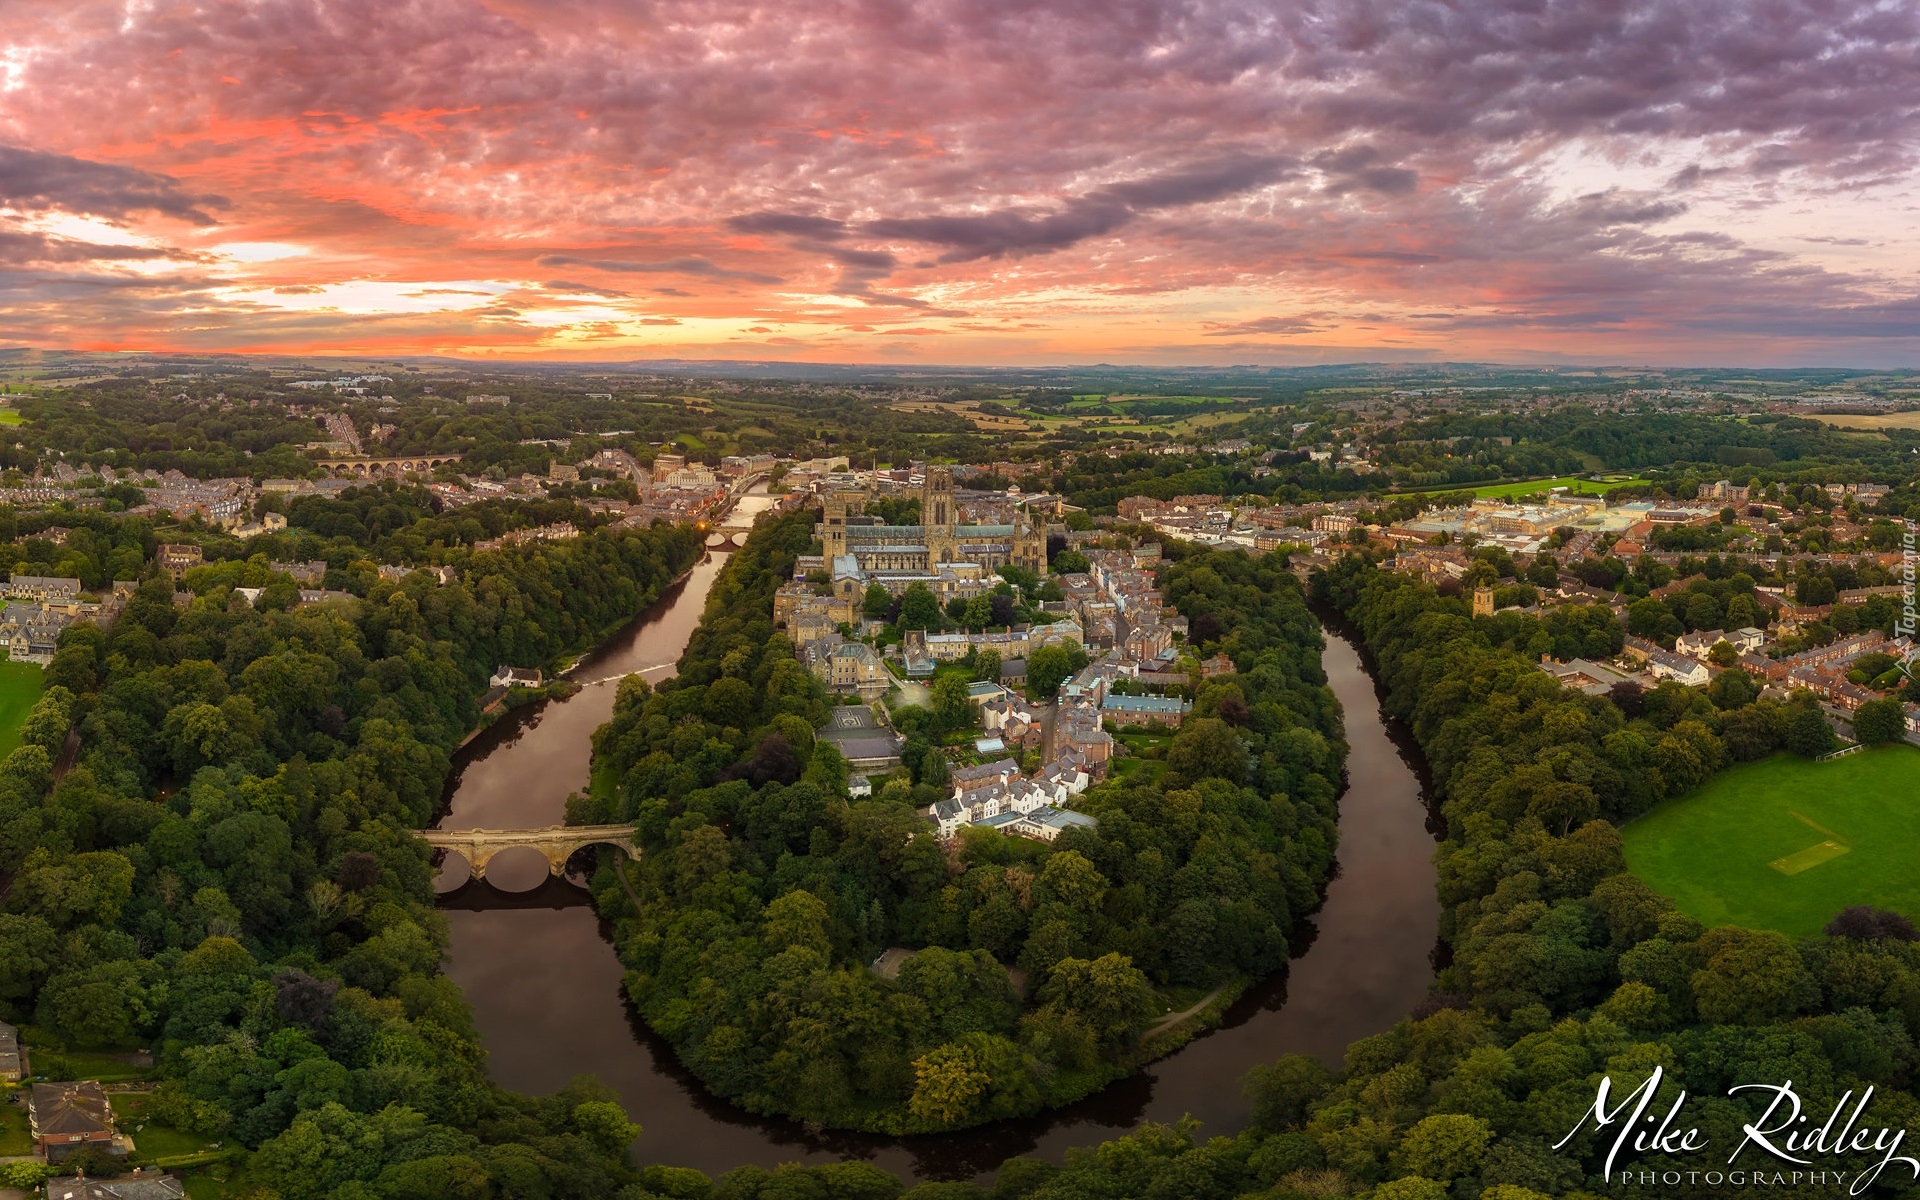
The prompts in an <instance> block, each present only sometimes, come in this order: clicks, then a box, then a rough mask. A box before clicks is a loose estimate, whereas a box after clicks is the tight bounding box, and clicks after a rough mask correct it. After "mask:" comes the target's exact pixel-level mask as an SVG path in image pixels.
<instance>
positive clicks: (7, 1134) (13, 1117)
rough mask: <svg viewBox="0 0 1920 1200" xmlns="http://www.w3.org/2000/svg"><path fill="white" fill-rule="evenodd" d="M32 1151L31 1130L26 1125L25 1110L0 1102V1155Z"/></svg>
mask: <svg viewBox="0 0 1920 1200" xmlns="http://www.w3.org/2000/svg"><path fill="white" fill-rule="evenodd" d="M32 1153H33V1131H32V1130H31V1129H30V1128H28V1125H27V1110H26V1109H25V1108H22V1107H19V1106H17V1105H13V1104H0V1155H16V1154H32Z"/></svg>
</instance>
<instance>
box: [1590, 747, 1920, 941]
mask: <svg viewBox="0 0 1920 1200" xmlns="http://www.w3.org/2000/svg"><path fill="white" fill-rule="evenodd" d="M1916 785H1920V749H1915V748H1914V747H1912V746H1883V747H1880V748H1877V749H1873V750H1867V751H1864V752H1862V753H1859V754H1849V755H1848V756H1847V757H1845V758H1836V759H1833V760H1832V761H1830V762H1823V763H1816V762H1809V761H1808V760H1806V759H1803V758H1796V757H1794V756H1793V755H1790V754H1776V755H1774V756H1773V757H1772V758H1769V759H1766V760H1764V761H1762V762H1757V763H1747V764H1744V765H1742V766H1738V767H1735V768H1733V769H1732V770H1730V771H1727V772H1724V773H1723V774H1720V775H1716V776H1715V777H1714V778H1712V779H1710V780H1708V781H1707V783H1706V784H1705V786H1703V787H1701V788H1699V789H1698V790H1697V791H1694V792H1691V793H1689V794H1687V795H1685V796H1682V797H1680V798H1679V799H1677V800H1670V801H1668V802H1667V803H1665V804H1662V805H1660V806H1659V807H1658V808H1656V809H1654V810H1653V811H1652V812H1650V813H1648V814H1647V815H1646V816H1644V817H1641V818H1640V819H1639V820H1637V821H1634V822H1632V823H1630V824H1629V825H1627V827H1626V828H1625V829H1623V830H1622V831H1621V834H1622V837H1623V839H1624V840H1625V849H1626V856H1627V865H1628V867H1629V868H1631V869H1632V871H1633V873H1634V874H1635V875H1638V876H1639V877H1640V878H1642V879H1644V880H1646V881H1647V882H1648V883H1650V884H1652V885H1653V886H1654V887H1656V888H1658V889H1660V891H1662V892H1663V893H1665V894H1666V895H1668V896H1671V897H1672V898H1673V900H1674V902H1675V903H1676V904H1678V905H1679V906H1680V908H1681V911H1683V912H1685V913H1686V914H1687V915H1689V916H1691V917H1695V918H1697V919H1699V920H1700V921H1703V922H1705V923H1706V924H1707V925H1709V926H1713V925H1744V926H1746V927H1748V928H1750V929H1774V930H1778V931H1780V932H1781V933H1786V934H1792V935H1795V936H1807V935H1811V934H1817V933H1819V932H1820V930H1821V929H1822V928H1823V927H1825V925H1826V924H1827V922H1828V921H1830V920H1832V919H1833V917H1834V914H1836V913H1838V912H1839V911H1840V910H1841V909H1843V908H1846V907H1847V906H1849V905H1853V904H1871V905H1874V906H1876V907H1879V908H1891V909H1894V910H1896V911H1898V912H1901V913H1904V914H1906V915H1907V916H1909V917H1914V918H1920V872H1915V871H1914V869H1913V864H1914V850H1913V847H1914V838H1915V834H1916V833H1920V786H1916Z"/></svg>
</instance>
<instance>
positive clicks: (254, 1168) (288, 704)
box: [0, 503, 702, 1200]
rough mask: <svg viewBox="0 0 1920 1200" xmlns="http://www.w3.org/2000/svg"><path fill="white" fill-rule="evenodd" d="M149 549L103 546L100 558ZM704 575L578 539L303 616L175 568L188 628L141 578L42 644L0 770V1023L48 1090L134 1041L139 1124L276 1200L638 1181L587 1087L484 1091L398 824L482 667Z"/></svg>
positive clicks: (690, 541)
mask: <svg viewBox="0 0 1920 1200" xmlns="http://www.w3.org/2000/svg"><path fill="white" fill-rule="evenodd" d="M341 508H342V511H343V512H344V513H346V514H348V515H351V514H352V513H353V511H354V506H353V505H352V504H351V503H348V504H344V505H342V506H341ZM142 528H143V526H141V525H140V524H139V523H137V522H127V523H126V529H125V530H123V531H121V532H120V533H118V534H113V535H109V534H108V533H104V532H103V533H101V534H100V537H101V538H102V539H104V540H103V541H102V542H101V543H100V544H101V545H104V546H106V547H109V549H108V552H107V556H108V558H109V559H110V560H111V559H113V558H114V556H115V555H117V554H118V553H119V549H124V548H127V547H139V542H138V541H137V540H127V535H129V534H130V535H132V536H133V537H135V538H137V537H138V536H139V533H140V530H141V529H142ZM116 539H117V540H118V542H119V548H118V549H115V548H112V547H114V546H115V545H116ZM147 548H148V549H150V547H147ZM332 548H333V549H335V550H338V549H340V547H339V545H338V544H337V543H335V544H333V545H332ZM701 553H702V548H701V545H700V541H699V538H698V537H697V535H695V534H694V533H693V532H692V531H691V530H689V529H686V528H668V527H665V526H656V527H655V528H653V529H650V530H635V531H624V532H619V533H615V532H612V531H602V532H598V533H594V534H591V535H588V536H585V537H582V538H579V539H577V540H573V541H567V542H556V543H538V544H535V545H532V546H529V547H525V548H516V549H509V550H505V551H500V552H492V553H488V554H482V555H475V556H472V557H471V558H470V559H469V560H468V561H467V562H466V564H465V573H464V574H463V576H462V578H461V579H460V581H458V582H456V583H453V584H450V585H447V586H437V585H436V584H435V582H434V581H433V580H431V579H430V578H429V577H427V576H426V575H424V574H416V575H413V576H411V577H409V578H408V579H406V580H405V581H403V582H401V583H399V584H394V583H391V582H387V581H382V580H379V579H378V578H377V576H375V575H374V573H373V572H372V570H371V567H370V565H364V564H363V565H364V569H361V568H356V567H353V566H352V564H349V563H347V562H345V560H344V558H343V560H342V563H341V566H340V568H339V569H341V570H342V571H343V572H344V574H345V575H346V576H347V578H348V579H350V580H352V581H357V583H358V584H359V585H360V586H361V587H362V590H363V591H364V595H361V596H355V597H350V598H345V599H340V600H334V601H328V602H324V603H321V604H317V605H311V606H306V607H300V608H290V607H287V606H285V605H284V604H283V605H281V606H273V605H272V604H271V601H272V599H273V597H272V596H271V595H266V596H263V597H262V600H263V605H262V606H261V607H258V608H256V607H253V606H249V605H247V604H245V603H243V602H241V601H240V600H239V598H238V597H235V596H234V595H233V593H232V588H233V585H234V584H235V583H236V582H238V581H240V580H241V579H243V578H244V577H246V576H248V575H249V574H252V573H258V574H265V573H266V567H265V565H264V559H255V560H252V561H250V562H249V561H240V560H229V561H224V562H215V563H210V564H209V565H207V566H205V567H201V568H198V569H196V570H194V571H192V572H189V574H188V577H187V579H186V581H185V583H186V586H187V588H188V589H189V590H190V591H191V592H192V593H194V596H193V598H192V600H191V602H190V603H189V604H188V605H187V607H186V608H185V610H184V611H183V610H181V609H180V608H179V607H177V606H176V604H175V600H174V592H175V587H174V583H173V581H172V580H170V579H168V578H167V577H166V576H165V575H163V574H149V575H148V576H147V577H146V579H145V580H144V582H142V583H141V585H140V587H139V590H138V592H137V594H136V595H135V596H134V597H133V598H132V600H131V601H130V603H129V604H128V605H127V607H126V610H125V611H124V612H123V613H122V614H121V615H120V617H119V619H118V620H117V621H116V622H115V623H114V624H113V625H112V627H111V628H110V629H109V630H107V631H105V632H102V631H100V630H98V629H96V628H94V627H93V626H92V625H84V624H83V625H76V626H73V627H71V628H70V629H68V630H67V631H66V633H65V634H64V635H63V637H62V639H61V644H60V649H59V652H58V654H57V655H56V657H55V659H54V662H53V664H52V665H51V666H50V667H49V668H48V671H47V675H48V680H49V686H48V688H47V690H46V693H45V695H44V697H43V699H42V700H41V701H40V703H39V705H38V706H37V707H36V708H35V710H34V711H33V713H32V714H31V716H30V717H29V719H28V721H27V723H26V726H25V729H24V734H25V737H26V744H25V745H23V746H22V747H21V748H20V749H18V750H16V751H14V752H13V753H12V754H11V755H9V756H8V757H7V758H6V760H5V761H4V763H0V895H4V907H3V908H0V1017H5V1018H6V1019H9V1020H12V1021H15V1022H17V1023H19V1024H21V1025H23V1026H25V1028H26V1036H27V1040H28V1041H29V1043H30V1044H32V1045H34V1046H35V1047H36V1062H37V1063H38V1065H40V1066H41V1067H42V1068H43V1069H53V1070H56V1071H57V1070H58V1069H59V1067H60V1063H61V1055H62V1053H70V1052H86V1051H95V1050H101V1051H106V1050H111V1051H123V1050H127V1049H131V1048H133V1047H144V1046H150V1047H152V1048H153V1049H154V1051H155V1052H156V1055H157V1057H158V1060H159V1067H160V1072H159V1074H160V1076H161V1077H162V1079H163V1082H162V1083H161V1084H160V1087H159V1090H158V1092H157V1093H156V1095H155V1097H154V1100H153V1104H152V1107H151V1109H150V1110H149V1112H150V1115H151V1116H153V1117H155V1118H157V1119H160V1120H163V1121H165V1122H167V1123H168V1124H171V1125H173V1126H175V1127H177V1128H179V1129H181V1130H184V1131H188V1132H194V1133H201V1134H206V1135H215V1136H218V1137H219V1138H220V1139H222V1140H224V1141H225V1142H226V1143H227V1144H229V1145H233V1146H238V1147H242V1148H245V1149H246V1150H250V1151H252V1154H251V1156H250V1160H249V1168H248V1169H249V1175H250V1178H251V1179H252V1180H253V1181H254V1182H256V1183H258V1184H260V1185H263V1186H265V1187H267V1188H269V1189H271V1191H272V1193H273V1194H277V1195H279V1196H282V1197H285V1198H287V1200H308V1198H314V1200H317V1198H319V1197H334V1198H337V1200H346V1198H349V1197H351V1198H354V1200H366V1198H375V1197H381V1198H384V1197H393V1198H398V1197H421V1198H422V1200H425V1198H426V1197H438V1196H476V1197H478V1196H495V1195H498V1196H525V1197H537V1196H556V1197H558V1196H578V1197H583V1198H584V1197H602V1196H610V1195H615V1194H616V1193H618V1192H619V1191H620V1189H621V1188H622V1187H623V1186H626V1185H628V1184H630V1183H632V1182H633V1181H634V1180H635V1179H636V1178H637V1176H635V1175H634V1173H633V1172H632V1171H631V1170H630V1169H629V1166H628V1163H627V1160H626V1152H627V1147H628V1145H629V1143H630V1142H631V1140H632V1136H633V1131H632V1127H631V1126H630V1125H629V1124H628V1122H627V1119H626V1116H625V1114H624V1113H623V1112H622V1111H621V1109H620V1108H619V1106H618V1105H617V1104H616V1103H614V1102H613V1099H612V1097H611V1094H610V1093H609V1092H608V1091H606V1090H605V1089H604V1088H600V1087H599V1086H598V1085H592V1084H582V1085H579V1086H576V1087H574V1088H571V1089H569V1090H567V1091H564V1092H562V1093H560V1094H558V1095H556V1096H552V1097H547V1098H545V1099H540V1100H535V1099H531V1098H527V1097H517V1096H511V1095H508V1094H506V1093H503V1092H501V1091H500V1090H499V1089H497V1088H495V1087H494V1086H493V1085H492V1084H491V1083H490V1082H489V1081H488V1079H487V1078H486V1074H485V1068H484V1055H483V1052H482V1051H481V1048H480V1045H479V1042H478V1039H477V1038H476V1036H475V1034H474V1032H473V1029H472V1027H471V1024H470V1017H469V1014H468V1010H467V1007H466V1004H465V1002H464V1001H463V1000H462V998H461V996H460V994H459V992H458V990H457V989H456V988H455V987H454V985H453V984H452V983H451V981H449V980H447V979H446V978H445V977H444V976H441V975H440V974H439V973H438V968H439V962H440V958H441V955H442V953H443V951H444V949H445V940H446V939H445V929H444V926H443V923H442V922H441V920H440V919H439V917H438V915H437V914H436V913H435V911H434V909H433V902H432V889H431V877H432V868H431V866H430V865H429V861H428V852H427V850H426V848H425V846H424V844H423V843H421V842H419V841H418V840H417V839H415V838H414V837H412V836H411V834H410V833H409V830H411V829H413V828H417V827H419V826H421V825H423V824H425V823H427V822H428V821H429V820H431V818H432V816H433V814H434V811H435V809H436V808H437V806H438V805H439V803H440V798H441V795H442V788H443V784H444V780H445V777H446V773H447V766H448V758H449V754H450V753H451V751H452V750H453V749H454V747H455V746H456V745H457V744H458V743H459V741H460V740H461V738H462V737H463V736H464V735H465V734H466V732H467V731H468V730H469V729H471V728H472V727H473V726H474V724H475V722H476V720H477V719H478V717H479V713H478V710H477V707H476V704H475V699H476V697H478V696H479V694H480V693H481V692H482V691H483V690H484V689H485V685H486V678H487V676H488V674H489V673H490V672H491V671H492V670H493V669H494V668H495V667H497V666H498V665H499V664H500V663H501V662H503V661H505V662H513V663H518V664H523V665H531V664H536V663H551V661H552V660H553V659H554V658H555V657H556V656H559V655H562V654H565V653H570V652H575V651H578V650H580V649H583V648H584V647H585V646H586V645H588V644H589V643H590V642H592V641H593V640H595V639H597V638H598V637H600V636H602V635H604V634H605V633H606V632H608V631H609V630H610V629H611V628H612V627H614V626H615V625H617V624H618V623H619V622H621V621H623V620H625V619H627V618H630V617H631V616H633V615H635V614H636V613H637V612H639V611H640V610H641V609H642V608H643V607H644V606H645V605H646V604H647V603H649V602H650V601H651V600H652V599H653V598H654V597H655V596H657V595H658V594H659V593H660V591H661V590H662V589H663V588H664V587H665V586H666V585H667V584H668V583H669V582H670V581H671V580H672V579H673V578H674V576H675V575H676V574H678V573H679V572H680V571H681V570H683V569H684V568H685V567H686V566H688V565H689V564H690V563H691V562H693V561H694V560H695V559H696V558H697V557H698V556H699V555H700V554H701ZM115 573H118V569H117V567H116V571H115ZM282 579H283V581H284V577H282ZM289 590H290V589H289ZM70 724H71V725H73V726H75V727H77V728H78V730H79V732H80V735H81V738H82V746H83V750H82V752H81V755H80V759H79V762H78V763H77V765H75V766H74V767H73V768H72V769H71V770H69V771H67V772H66V773H65V774H64V776H63V777H62V778H60V779H59V781H58V782H57V783H56V782H55V781H54V779H53V764H54V756H55V755H56V754H57V753H58V751H59V748H60V745H61V743H62V741H64V739H65V737H66V733H67V729H68V727H69V725H70ZM80 1165H83V1166H84V1165H92V1166H94V1167H96V1168H102V1167H105V1166H106V1165H107V1164H105V1163H92V1164H88V1163H87V1162H85V1161H83V1162H82V1163H81V1164H80ZM632 1194H641V1193H632Z"/></svg>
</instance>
